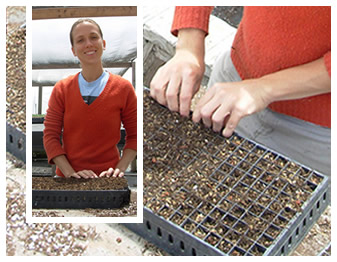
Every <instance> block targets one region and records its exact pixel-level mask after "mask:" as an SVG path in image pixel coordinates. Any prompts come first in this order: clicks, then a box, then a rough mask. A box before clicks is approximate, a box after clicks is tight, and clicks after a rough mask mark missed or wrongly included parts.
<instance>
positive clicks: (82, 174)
mask: <svg viewBox="0 0 337 262" xmlns="http://www.w3.org/2000/svg"><path fill="white" fill-rule="evenodd" d="M64 176H65V177H68V178H69V177H75V178H85V179H88V178H97V177H98V176H97V175H96V174H95V173H94V172H93V171H92V170H81V171H78V172H73V173H70V174H64Z"/></svg>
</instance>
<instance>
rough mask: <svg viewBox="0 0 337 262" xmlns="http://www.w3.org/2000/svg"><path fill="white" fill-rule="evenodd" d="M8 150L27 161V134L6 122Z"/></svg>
mask: <svg viewBox="0 0 337 262" xmlns="http://www.w3.org/2000/svg"><path fill="white" fill-rule="evenodd" d="M6 151H8V152H9V153H11V154H13V155H14V156H15V157H17V158H19V159H20V160H22V161H23V162H24V163H26V135H25V134H24V133H23V132H22V130H21V129H19V128H17V127H14V126H12V125H11V124H9V123H8V122H6Z"/></svg>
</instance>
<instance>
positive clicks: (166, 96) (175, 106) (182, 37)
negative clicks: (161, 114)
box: [150, 29, 205, 116]
mask: <svg viewBox="0 0 337 262" xmlns="http://www.w3.org/2000/svg"><path fill="white" fill-rule="evenodd" d="M204 39H205V32H203V31H201V30H199V29H181V30H179V33H178V42H177V46H176V54H175V55H174V56H173V58H172V59H171V60H169V61H168V62H167V63H166V64H165V65H164V66H162V67H161V68H159V70H158V71H157V73H156V74H155V76H154V77H153V79H152V81H151V84H150V90H151V96H152V97H153V98H154V99H156V100H157V101H158V103H160V104H162V105H164V106H167V107H168V108H169V109H170V110H171V111H176V112H180V114H181V115H183V116H188V115H189V112H190V107H191V100H192V98H193V96H194V94H195V93H196V92H197V91H198V90H199V87H200V83H201V80H202V77H203V74H204V71H205V63H204Z"/></svg>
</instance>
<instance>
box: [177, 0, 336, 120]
mask: <svg viewBox="0 0 337 262" xmlns="http://www.w3.org/2000/svg"><path fill="white" fill-rule="evenodd" d="M211 11H212V7H176V11H175V17H174V21H173V25H172V30H171V32H172V33H173V34H174V35H177V33H178V30H179V29H182V28H198V29H201V30H204V31H205V32H206V33H208V22H209V15H210V13H211ZM225 48H227V47H225V46H224V49H225ZM330 50H331V8H330V7H305V6H300V7H297V6H293V7H285V6H278V7H273V6H271V7H245V8H244V14H243V17H242V21H241V23H240V25H239V28H238V30H237V33H236V36H235V39H234V42H233V45H232V52H231V58H232V60H233V64H234V66H235V68H236V69H237V71H238V73H239V75H240V77H241V78H242V79H249V78H259V77H261V76H263V75H266V74H270V73H273V72H276V71H279V70H282V69H286V68H289V67H294V66H297V65H301V64H305V63H308V62H311V61H313V60H316V59H318V58H321V57H324V61H325V65H326V68H327V71H328V73H329V75H330V76H331V51H330ZM269 107H270V108H271V109H272V110H275V111H277V112H279V113H284V114H287V115H290V116H293V117H296V118H300V119H303V120H305V121H309V122H312V123H315V124H318V125H321V126H325V127H330V126H331V95H330V94H324V95H318V96H312V97H308V98H304V99H297V100H289V101H279V102H274V103H272V104H270V105H269Z"/></svg>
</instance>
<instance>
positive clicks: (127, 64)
mask: <svg viewBox="0 0 337 262" xmlns="http://www.w3.org/2000/svg"><path fill="white" fill-rule="evenodd" d="M80 67H81V65H80V63H67V64H65V63H60V64H58V63H49V64H35V65H34V64H33V66H32V69H33V70H40V69H69V68H80ZM103 67H107V68H129V67H132V62H106V61H103Z"/></svg>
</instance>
